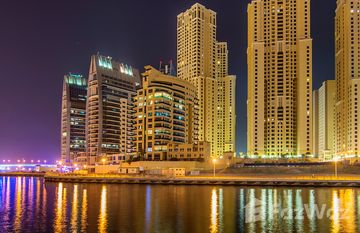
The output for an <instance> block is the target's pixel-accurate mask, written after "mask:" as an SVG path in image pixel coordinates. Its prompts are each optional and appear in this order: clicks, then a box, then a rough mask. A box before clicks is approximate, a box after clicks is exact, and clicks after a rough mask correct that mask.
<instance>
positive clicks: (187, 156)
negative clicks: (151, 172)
mask: <svg viewBox="0 0 360 233" xmlns="http://www.w3.org/2000/svg"><path fill="white" fill-rule="evenodd" d="M167 149H168V152H167V157H168V159H169V160H180V161H199V162H206V161H208V160H209V158H210V157H209V155H210V143H208V142H199V143H196V144H195V143H190V144H187V143H169V144H168V148H167Z"/></svg>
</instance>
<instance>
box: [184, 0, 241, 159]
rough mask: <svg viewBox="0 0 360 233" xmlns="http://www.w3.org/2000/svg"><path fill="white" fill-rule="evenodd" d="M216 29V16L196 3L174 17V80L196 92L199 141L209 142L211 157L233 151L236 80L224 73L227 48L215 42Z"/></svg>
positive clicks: (225, 71)
mask: <svg viewBox="0 0 360 233" xmlns="http://www.w3.org/2000/svg"><path fill="white" fill-rule="evenodd" d="M216 25H217V22H216V13H215V12H214V11H212V10H210V9H207V8H205V7H204V6H202V5H200V4H198V3H197V4H194V5H193V6H192V7H191V8H190V9H188V10H186V11H185V12H183V13H180V14H179V15H178V17H177V76H178V78H180V79H183V80H186V81H188V82H190V83H191V84H193V85H194V86H195V87H196V89H197V96H198V99H199V140H200V141H208V142H210V146H211V156H213V157H219V156H221V155H222V154H223V153H224V151H226V150H232V151H235V118H236V116H235V111H233V110H234V109H235V81H234V80H235V76H229V75H228V73H227V66H228V64H227V60H228V54H227V53H228V51H227V45H226V43H224V42H222V43H218V42H217V40H216V27H217V26H216ZM226 83H227V85H226ZM227 87H228V88H230V90H226V88H227ZM220 92H221V93H220ZM224 93H227V94H229V95H230V96H226V94H224ZM225 97H226V98H227V99H228V100H229V101H230V100H231V103H230V102H228V103H226V102H225V101H226V98H225ZM221 101H222V102H221ZM226 107H228V109H225V108H226ZM225 113H227V116H228V117H226V114H225ZM227 122H228V123H229V124H230V123H231V127H228V131H226V130H223V129H224V127H225V126H224V125H225V124H226V123H227Z"/></svg>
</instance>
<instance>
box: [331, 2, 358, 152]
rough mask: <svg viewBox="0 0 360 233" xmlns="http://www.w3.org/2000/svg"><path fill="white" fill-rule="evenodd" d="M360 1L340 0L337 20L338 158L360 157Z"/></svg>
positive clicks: (336, 147)
mask: <svg viewBox="0 0 360 233" xmlns="http://www.w3.org/2000/svg"><path fill="white" fill-rule="evenodd" d="M359 28H360V0H337V9H336V16H335V75H336V139H335V140H336V146H335V150H336V154H337V155H338V156H353V155H355V156H359V155H360V143H359V139H360V138H359V123H360V122H359V120H358V119H359V115H358V114H359V113H360V112H359V106H360V29H359Z"/></svg>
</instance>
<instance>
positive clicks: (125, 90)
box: [86, 55, 141, 164]
mask: <svg viewBox="0 0 360 233" xmlns="http://www.w3.org/2000/svg"><path fill="white" fill-rule="evenodd" d="M139 88H141V78H140V73H139V71H138V70H137V69H135V68H133V67H131V66H128V65H126V64H123V63H120V62H116V61H114V60H112V58H111V57H105V56H101V55H93V56H92V57H91V64H90V71H89V80H88V99H87V115H86V139H87V155H88V158H89V161H88V162H89V164H96V163H99V162H101V161H106V163H119V160H125V159H127V158H129V156H131V155H133V154H134V153H135V151H136V148H135V142H134V140H135V138H134V127H135V119H134V105H133V98H134V96H135V95H136V91H137V89H139Z"/></svg>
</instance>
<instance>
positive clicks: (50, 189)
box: [0, 177, 360, 233]
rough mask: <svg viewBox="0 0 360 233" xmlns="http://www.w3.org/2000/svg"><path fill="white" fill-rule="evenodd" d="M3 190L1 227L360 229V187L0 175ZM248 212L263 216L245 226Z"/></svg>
mask: <svg viewBox="0 0 360 233" xmlns="http://www.w3.org/2000/svg"><path fill="white" fill-rule="evenodd" d="M0 188H1V190H0V232H23V231H25V230H26V231H27V232H212V233H217V232H334V233H336V232H359V231H360V228H359V227H358V226H357V225H358V224H359V220H360V189H351V188H338V189H334V188H264V187H248V188H244V187H230V186H229V187H228V186H166V185H159V186H158V185H153V186H151V185H101V184H68V183H47V184H44V182H43V180H42V179H39V178H24V177H0ZM259 203H260V204H259ZM244 207H248V209H247V210H248V212H246V211H245V209H244ZM303 207H305V209H303V210H302V211H299V209H302V208H303ZM279 210H280V211H279ZM282 210H287V211H284V212H283V213H282V212H281V211H282ZM247 214H254V215H256V214H257V215H258V216H259V218H260V219H261V221H256V222H249V223H246V222H245V220H246V216H247ZM321 214H323V215H322V218H320V217H319V215H321Z"/></svg>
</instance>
